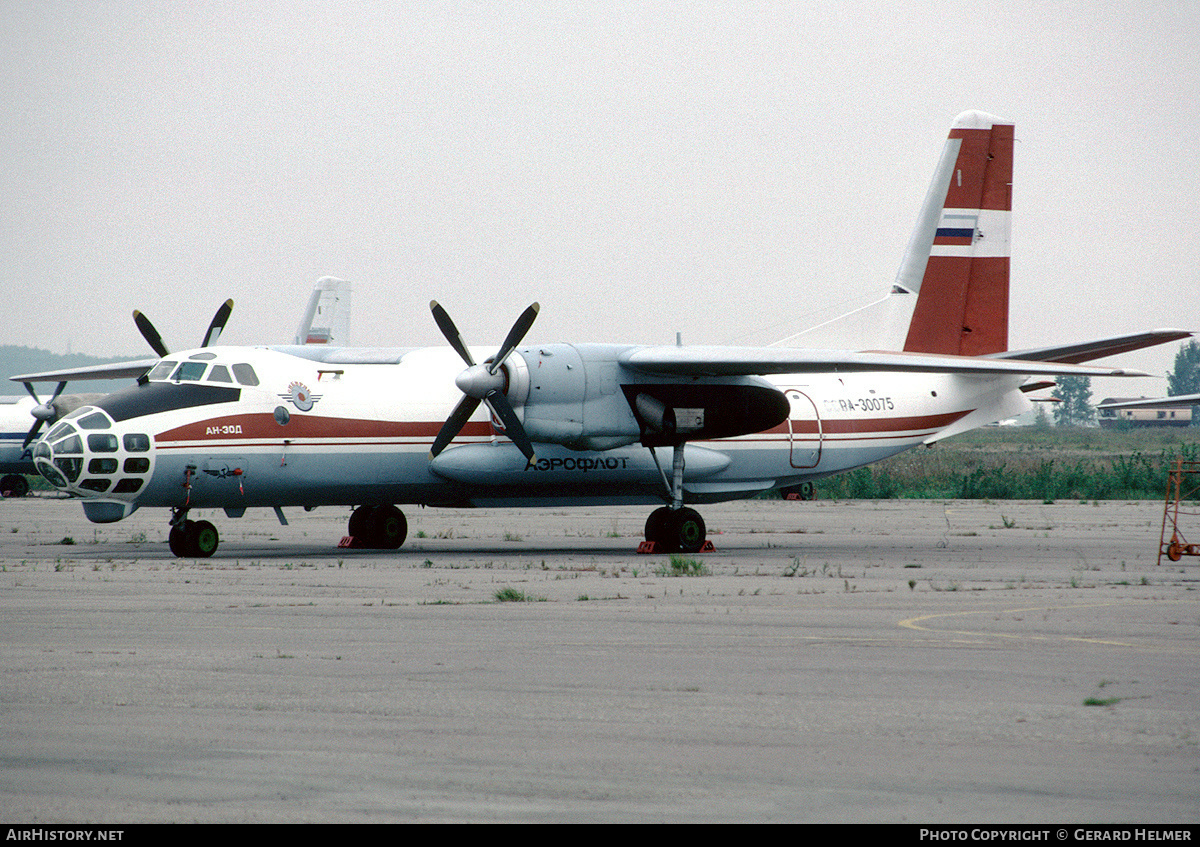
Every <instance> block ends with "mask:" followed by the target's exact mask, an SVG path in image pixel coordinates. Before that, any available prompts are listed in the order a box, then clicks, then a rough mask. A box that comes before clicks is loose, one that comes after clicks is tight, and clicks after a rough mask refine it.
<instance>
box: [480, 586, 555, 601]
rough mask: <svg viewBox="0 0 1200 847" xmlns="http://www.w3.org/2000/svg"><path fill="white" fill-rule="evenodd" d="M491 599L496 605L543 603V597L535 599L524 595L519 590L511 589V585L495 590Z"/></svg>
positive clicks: (535, 597)
mask: <svg viewBox="0 0 1200 847" xmlns="http://www.w3.org/2000/svg"><path fill="white" fill-rule="evenodd" d="M492 598H493V599H494V600H495V601H496V602H497V603H545V602H546V598H545V597H537V596H534V595H533V594H526V593H525V592H524V591H521V590H520V589H517V588H513V587H512V586H511V585H506V586H504V587H503V588H498V589H496V591H495V593H494V594H492Z"/></svg>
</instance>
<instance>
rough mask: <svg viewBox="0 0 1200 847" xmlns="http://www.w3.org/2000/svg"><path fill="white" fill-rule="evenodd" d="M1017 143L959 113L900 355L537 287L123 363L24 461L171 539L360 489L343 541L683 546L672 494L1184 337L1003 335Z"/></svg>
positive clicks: (830, 460)
mask: <svg viewBox="0 0 1200 847" xmlns="http://www.w3.org/2000/svg"><path fill="white" fill-rule="evenodd" d="M1012 154H1013V125H1012V124H1011V123H1008V122H1006V121H1002V120H1000V119H998V118H995V117H992V116H990V115H987V114H983V113H980V112H966V113H964V114H962V115H960V116H959V117H958V118H957V119H956V120H955V122H954V125H953V127H952V128H951V130H950V135H949V138H948V140H947V141H946V145H945V148H944V150H943V152H942V155H941V158H940V160H939V162H938V166H937V170H936V172H935V174H934V178H933V184H932V186H931V187H930V189H929V193H928V194H927V196H926V199H925V202H924V205H923V207H922V210H921V213H920V217H919V218H918V221H917V226H916V229H915V231H914V232H913V234H912V237H911V240H910V242H909V245H908V248H907V250H906V253H905V256H904V258H903V261H902V264H901V267H900V271H899V274H898V275H897V278H896V281H895V283H894V285H893V288H892V292H893V293H892V295H891V296H892V297H893V298H904V299H905V300H909V301H915V304H914V307H913V309H912V317H911V321H910V323H909V328H908V335H907V339H906V341H905V343H904V345H903V350H901V351H894V352H886V351H854V350H809V349H799V348H782V347H766V348H746V347H686V346H667V347H645V346H633V345H624V344H569V343H556V344H548V343H547V344H542V343H539V344H530V345H524V346H522V343H521V342H522V340H523V339H524V337H525V334H526V333H527V332H528V331H529V329H530V327H531V325H532V324H533V321H534V319H535V317H536V315H537V311H538V306H537V304H534V305H533V306H530V307H529V308H528V309H527V310H526V311H525V312H524V313H523V314H522V315H521V316H520V317H519V318H518V320H517V321H516V323H515V324H514V326H513V327H512V329H511V330H510V332H509V334H508V337H507V338H506V339H505V340H504V342H503V343H502V344H501V345H500V346H499V348H498V349H497V350H496V352H495V355H494V356H491V357H490V358H486V359H485V358H483V357H484V355H486V354H485V352H483V351H480V350H477V349H472V348H469V347H468V346H467V345H466V344H465V343H464V342H463V340H462V338H461V337H460V335H459V332H458V330H457V328H456V327H455V325H454V323H453V321H452V320H451V319H450V317H449V315H448V314H447V313H446V311H445V310H444V309H443V308H442V307H441V306H439V305H438V304H437V303H436V302H435V303H432V304H431V308H432V311H433V317H434V320H435V321H436V322H437V324H438V326H439V327H440V328H441V330H442V333H443V334H444V335H445V336H446V339H447V340H448V341H449V343H450V347H449V348H444V347H443V348H425V349H378V348H344V347H333V346H315V347H314V346H308V347H305V346H290V347H220V346H204V347H202V348H200V349H196V350H188V351H184V352H180V353H174V354H170V355H166V354H165V353H164V354H163V355H162V358H161V360H160V361H158V363H157V364H155V365H154V367H153V368H152V369H151V370H150V371H149V372H148V373H145V363H140V364H139V363H135V364H134V366H131V369H130V370H129V374H130V375H134V376H137V375H139V374H142V375H141V376H140V378H139V381H138V385H137V386H136V387H133V388H129V389H127V390H124V391H120V392H117V393H115V394H111V395H109V396H107V397H105V398H104V399H102V400H99V401H97V402H95V403H93V404H90V405H88V406H84V407H82V408H80V409H77V410H75V411H73V412H72V413H70V414H69V415H67V416H66V417H64V418H63V419H62V420H60V421H58V423H57V424H56V425H55V426H54V427H53V428H51V429H50V430H49V432H47V433H46V435H45V436H44V437H43V438H42V439H41V440H40V441H39V442H38V443H37V445H36V447H35V450H34V460H35V463H36V465H37V468H38V470H39V471H40V472H41V473H42V474H43V475H44V476H45V477H46V478H47V479H49V480H50V481H51V482H52V483H53V484H54V485H55V486H57V487H58V488H60V489H62V490H64V491H68V492H70V493H71V494H73V495H76V496H78V497H80V498H82V499H83V507H84V512H85V513H86V515H87V517H88V518H89V519H90V520H92V521H96V522H110V521H118V520H121V519H122V518H124V517H126V516H128V515H129V514H130V513H131V512H133V511H134V510H135V509H137V508H139V507H141V506H165V507H168V508H170V509H171V513H172V517H171V531H170V546H171V549H172V551H174V552H175V553H176V554H177V555H181V556H209V555H211V554H212V553H213V551H214V550H215V549H216V548H217V545H218V538H219V536H218V533H217V530H216V528H215V527H214V526H213V524H212V523H211V522H209V521H207V520H193V519H192V517H191V515H192V514H193V512H194V511H195V510H200V509H218V508H219V509H223V510H224V511H225V514H226V515H227V516H229V517H231V518H236V517H240V516H241V515H242V514H243V513H244V512H245V510H246V509H247V508H252V507H273V508H275V509H276V513H277V515H278V516H279V518H280V520H281V521H282V520H283V519H284V518H283V512H282V507H285V506H304V507H306V508H312V507H316V506H326V505H346V506H354V507H355V508H354V510H353V512H352V514H351V515H350V520H349V534H350V536H352V537H353V538H354V539H355V541H356V543H357V544H358V545H361V546H369V547H377V548H396V547H399V546H400V545H401V544H402V543H403V541H404V538H405V535H406V532H407V524H406V521H405V518H404V515H403V513H402V512H401V511H400V510H399V509H398V508H397V504H401V505H403V504H422V505H431V506H504V505H536V506H562V505H586V504H590V503H618V504H639V503H641V504H659V508H657V509H655V510H654V511H652V512H651V514H650V516H649V518H648V520H647V522H646V533H645V534H646V539H647V541H648V542H653V544H654V545H655V546H656V547H657V549H660V550H667V551H675V550H681V551H687V552H694V551H698V550H700V549H702V546H703V545H704V543H705V526H704V521H703V519H702V518H701V516H700V514H699V513H698V512H697V511H696V510H695V509H693V508H691V507H690V506H688V505H685V504H702V503H712V502H718V501H722V500H732V499H738V498H746V497H751V496H753V495H756V494H759V493H761V492H764V491H768V490H770V489H789V488H792V487H796V486H800V485H803V484H806V483H810V482H811V481H812V480H815V479H818V478H821V477H825V476H829V475H831V474H836V473H839V472H842V471H846V470H849V469H852V468H856V467H860V466H862V465H866V464H868V463H870V462H874V461H877V460H879V459H883V458H885V457H887V456H891V455H893V454H895V453H899V452H901V451H903V450H907V449H909V448H911V447H915V446H917V445H920V444H925V445H929V444H932V443H934V442H936V441H939V440H940V439H943V438H946V437H948V436H951V435H955V434H957V433H961V432H965V431H967V430H970V429H973V428H976V427H979V426H983V425H985V424H988V423H991V422H994V421H997V420H1000V419H1003V418H1008V417H1011V416H1014V415H1016V414H1018V413H1020V412H1022V411H1024V410H1026V409H1028V408H1029V406H1030V404H1029V401H1028V400H1027V399H1026V396H1025V394H1026V392H1027V391H1029V390H1032V389H1034V388H1040V387H1044V386H1045V385H1046V382H1045V381H1044V380H1040V381H1037V380H1035V378H1041V377H1045V376H1056V375H1090V376H1130V375H1138V376H1144V375H1145V374H1142V373H1140V372H1136V371H1129V370H1125V369H1120V368H1110V367H1089V366H1085V365H1081V364H1079V363H1080V362H1085V361H1089V360H1092V359H1097V358H1100V357H1103V356H1107V355H1110V354H1114V353H1120V352H1124V351H1129V350H1135V349H1138V348H1141V347H1146V346H1150V345H1153V344H1161V343H1164V342H1168V341H1172V340H1176V339H1179V338H1183V337H1186V336H1187V335H1189V334H1190V333H1187V332H1183V331H1179V330H1157V331H1151V332H1145V333H1140V334H1137V335H1129V336H1122V337H1119V338H1113V339H1106V340H1102V341H1095V342H1089V343H1084V344H1074V345H1067V346H1057V347H1048V348H1043V349H1038V350H1025V351H1015V352H1014V351H1008V350H1007V347H1008V277H1009V230H1010V216H1011V208H1012V206H1011V189H1012ZM142 328H143V332H144V334H148V333H147V329H146V326H142ZM464 365H465V369H464ZM107 375H109V376H111V375H112V372H111V370H110V371H109V372H108V374H107ZM65 376H67V375H64V374H63V373H62V372H55V373H49V374H30V375H24V376H16V377H12V379H14V380H18V381H23V382H32V381H60V380H62V379H63V378H65ZM69 376H70V378H80V376H81V375H80V374H79V373H77V372H72V373H70V374H69ZM481 405H484V406H486V407H487V408H486V409H481V408H480V406H481Z"/></svg>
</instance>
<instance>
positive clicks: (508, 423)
mask: <svg viewBox="0 0 1200 847" xmlns="http://www.w3.org/2000/svg"><path fill="white" fill-rule="evenodd" d="M485 399H486V400H487V404H488V407H489V408H491V410H492V411H493V412H495V413H496V417H498V418H500V422H501V423H503V424H504V434H505V435H507V436H508V437H509V439H510V440H511V441H512V443H513V444H515V445H517V449H518V450H520V451H521V452H522V453H524V454H525V458H526V460H527V461H528V463H529V464H530V465H532V464H533V463H534V460H535V459H537V456H536V455H535V454H534V452H533V442H531V441H530V440H529V436H528V435H526V434H525V427H524V425H523V424H522V423H521V419H520V418H518V417H517V413H516V412H514V411H513V407H512V404H511V403H509V402H508V398H507V397H505V396H504V392H503V391H490V392H488V395H487V397H486V398H485Z"/></svg>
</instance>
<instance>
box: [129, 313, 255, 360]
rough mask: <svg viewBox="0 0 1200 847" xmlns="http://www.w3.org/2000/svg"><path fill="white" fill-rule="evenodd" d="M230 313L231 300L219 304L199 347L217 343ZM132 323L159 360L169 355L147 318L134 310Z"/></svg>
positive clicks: (160, 337)
mask: <svg viewBox="0 0 1200 847" xmlns="http://www.w3.org/2000/svg"><path fill="white" fill-rule="evenodd" d="M232 312H233V301H232V300H226V301H225V302H224V303H222V304H221V307H220V308H219V309H217V313H216V314H215V315H213V319H212V323H210V324H209V325H208V331H207V332H205V333H204V340H203V341H201V342H200V346H201V347H211V346H212V345H213V344H216V343H217V339H218V338H220V337H221V332H222V331H223V330H224V329H225V324H226V323H228V322H229V315H230V314H231V313H232ZM133 322H134V324H136V325H137V328H138V332H140V333H141V334H142V338H144V339H146V343H147V344H149V345H150V348H151V349H152V350H153V351H154V352H155V353H157V354H158V357H159V358H160V359H161V358H165V357H167V356H169V355H170V351H169V350H167V345H166V344H164V343H163V340H162V336H161V335H159V334H158V330H157V329H155V328H154V324H152V323H150V319H149V318H148V317H146V316H145V315H143V314H142V313H141V312H139V311H138V310H137V309H134V310H133Z"/></svg>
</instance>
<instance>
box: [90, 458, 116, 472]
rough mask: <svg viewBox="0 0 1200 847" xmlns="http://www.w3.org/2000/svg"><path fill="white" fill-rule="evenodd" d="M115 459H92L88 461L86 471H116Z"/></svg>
mask: <svg viewBox="0 0 1200 847" xmlns="http://www.w3.org/2000/svg"><path fill="white" fill-rule="evenodd" d="M116 472H117V460H116V459H92V460H91V461H89V462H88V473H116Z"/></svg>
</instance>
